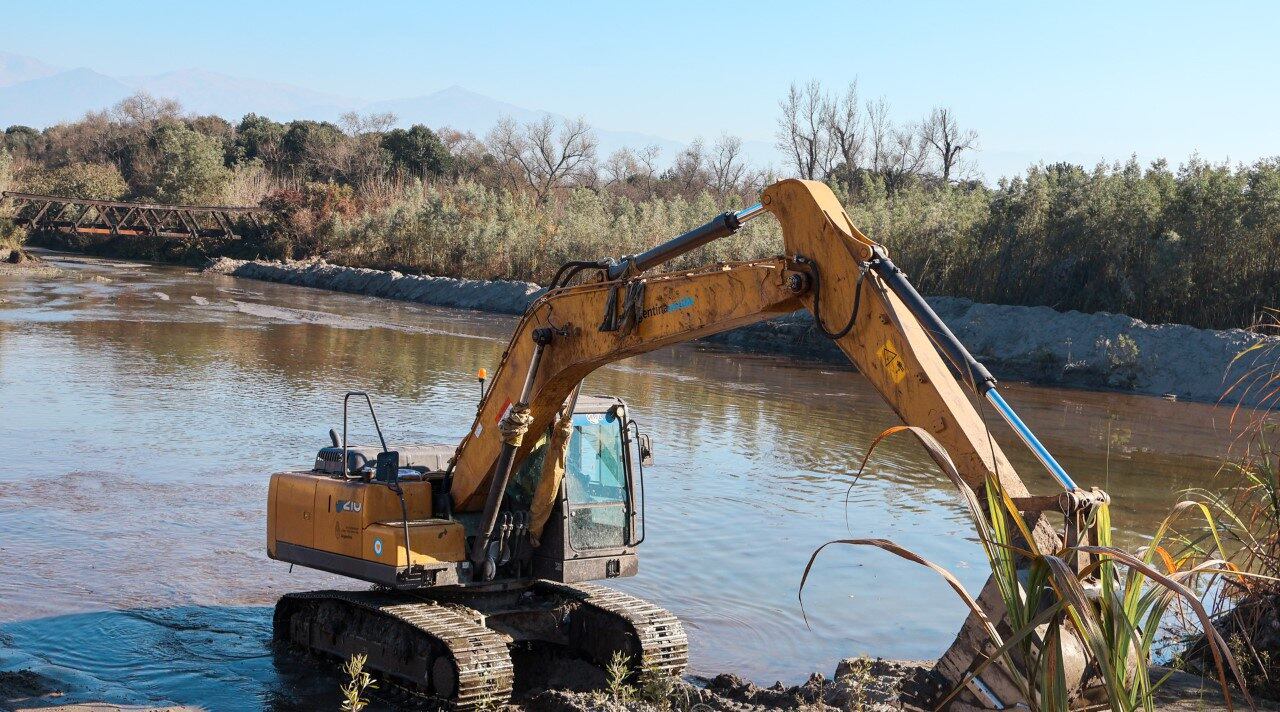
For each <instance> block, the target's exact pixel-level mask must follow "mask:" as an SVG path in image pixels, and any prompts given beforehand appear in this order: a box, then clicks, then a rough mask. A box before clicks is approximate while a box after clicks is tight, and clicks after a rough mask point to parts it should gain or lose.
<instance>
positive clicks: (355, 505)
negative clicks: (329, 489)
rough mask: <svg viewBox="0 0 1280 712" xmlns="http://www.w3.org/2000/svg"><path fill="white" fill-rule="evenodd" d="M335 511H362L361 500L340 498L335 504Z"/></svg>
mask: <svg viewBox="0 0 1280 712" xmlns="http://www.w3.org/2000/svg"><path fill="white" fill-rule="evenodd" d="M333 511H335V512H359V511H360V503H359V502H352V501H351V500H347V499H340V500H338V503H337V504H336V505H334V508H333Z"/></svg>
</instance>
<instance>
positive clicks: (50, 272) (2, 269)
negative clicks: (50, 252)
mask: <svg viewBox="0 0 1280 712" xmlns="http://www.w3.org/2000/svg"><path fill="white" fill-rule="evenodd" d="M60 274H62V270H60V269H58V268H57V267H54V266H53V265H51V264H49V263H47V262H45V261H44V260H42V259H40V258H39V257H38V256H36V255H33V254H31V253H30V252H27V251H26V250H13V249H9V248H3V249H0V275H19V276H27V277H57V276H58V275H60Z"/></svg>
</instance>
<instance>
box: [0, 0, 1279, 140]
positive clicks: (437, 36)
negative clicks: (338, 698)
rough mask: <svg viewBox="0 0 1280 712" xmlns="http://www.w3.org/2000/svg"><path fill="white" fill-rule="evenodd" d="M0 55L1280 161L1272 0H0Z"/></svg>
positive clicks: (375, 93)
mask: <svg viewBox="0 0 1280 712" xmlns="http://www.w3.org/2000/svg"><path fill="white" fill-rule="evenodd" d="M0 15H2V16H3V18H4V20H3V24H0V49H3V50H7V51H10V52H16V53H19V54H26V55H31V56H34V57H37V58H39V59H41V60H43V61H46V62H49V63H52V64H57V65H62V66H69V67H74V66H87V67H91V68H93V69H96V70H98V71H101V72H104V73H107V74H112V75H131V74H151V73H157V72H161V71H167V70H172V69H181V68H191V67H195V68H200V69H207V70H212V71H217V72H223V73H226V74H232V75H237V76H245V77H252V78H257V79H267V80H275V81H284V82H288V83H292V84H298V85H301V86H305V87H308V88H312V89H317V90H323V91H329V92H332V93H334V94H339V95H343V96H352V97H359V98H365V99H371V100H376V99H386V98H394V97H402V96H412V95H418V94H425V93H429V92H432V91H435V90H438V89H441V88H444V87H447V86H450V85H453V84H461V85H463V86H465V87H467V88H469V89H472V90H474V91H477V92H480V93H482V94H487V95H489V96H492V97H495V98H498V99H502V100H505V101H509V102H512V103H514V104H518V105H521V106H526V107H529V108H535V109H547V110H551V111H556V112H559V113H562V114H568V115H582V116H584V117H586V118H587V119H588V120H589V121H591V122H592V123H593V124H595V125H597V126H600V127H603V128H608V129H614V130H636V131H643V132H646V133H652V134H656V135H661V136H666V137H670V138H674V139H678V140H688V139H691V138H693V137H695V136H700V135H701V136H706V137H715V136H717V135H719V134H720V133H721V132H729V133H734V134H737V135H740V136H742V137H743V138H746V139H757V140H759V139H764V140H768V139H770V138H771V137H772V134H773V131H774V126H775V120H776V115H777V101H778V99H779V98H780V97H781V96H782V94H783V93H784V92H785V90H786V87H787V85H788V83H790V82H791V81H793V80H799V81H803V80H806V79H809V78H817V79H819V80H821V81H822V82H823V83H825V84H827V85H829V86H831V87H836V86H840V85H843V84H845V83H847V82H848V81H849V80H851V79H853V78H854V77H857V78H858V79H859V81H860V84H861V88H862V93H863V95H864V96H865V97H875V96H880V95H884V96H885V97H887V98H888V100H889V101H890V102H891V104H892V106H893V110H894V111H893V113H894V115H895V116H896V117H898V118H900V119H904V120H905V119H915V118H918V117H919V116H921V115H923V114H925V113H926V112H927V111H928V110H929V108H930V107H932V106H933V105H935V104H943V105H946V106H949V107H951V108H953V109H954V110H955V111H956V113H957V115H958V116H959V118H960V119H961V121H962V122H963V123H964V124H966V125H968V126H970V127H972V128H974V129H976V130H977V131H978V132H979V134H980V136H981V147H982V151H983V157H982V161H983V162H984V163H988V164H998V165H1003V164H1004V163H1006V162H1009V163H1010V164H1011V165H1013V164H1025V163H1026V162H1030V161H1035V160H1063V159H1067V160H1075V161H1078V162H1085V163H1092V162H1093V161H1095V160H1097V159H1098V158H1102V157H1105V158H1108V159H1117V158H1120V159H1122V158H1125V157H1127V156H1128V155H1129V154H1131V153H1137V154H1138V155H1139V156H1140V157H1141V158H1143V159H1147V158H1151V157H1155V156H1168V157H1170V158H1171V159H1173V160H1174V161H1181V160H1183V159H1185V158H1186V157H1187V156H1188V155H1189V154H1190V153H1192V152H1195V151H1198V152H1199V153H1200V154H1201V155H1203V156H1204V157H1206V158H1209V159H1212V160H1224V159H1228V158H1229V159H1231V160H1233V161H1252V160H1254V159H1256V158H1258V157H1261V156H1269V155H1277V154H1280V120H1278V118H1277V116H1278V113H1280V111H1278V110H1280V49H1278V48H1277V44H1278V43H1277V37H1280V4H1276V3H1263V2H1230V3H1209V2H1199V3H1192V2H1162V3H1154V2H1133V3H1120V2H1110V3H1105V2H1075V3H1065V2H1062V3H1041V2H1022V3H1014V2H990V3H977V2H963V3H961V2H954V3H946V2H898V3H853V2H851V3H838V4H837V3H831V4H829V5H820V4H808V3H804V2H786V3H778V2H772V3H751V2H732V3H719V2H645V3H639V4H635V5H628V4H623V3H609V2H598V3H550V2H548V3H533V2H519V3H501V2H465V3H457V2H454V3H447V4H445V3H426V2H418V3H407V2H406V3H369V2H365V3H358V2H356V3H353V2H342V3H329V2H320V1H318V0H313V1H311V2H305V3H304V2H267V1H265V0H258V1H257V2H239V1H232V0H223V1H219V2H204V3H200V2H183V3H175V2H163V3H162V2H129V3H124V2H119V3H110V2H93V3H88V2H84V3H71V2H56V1H51V0H45V1H43V2H21V3H10V4H6V6H5V8H4V10H3V12H2V13H0Z"/></svg>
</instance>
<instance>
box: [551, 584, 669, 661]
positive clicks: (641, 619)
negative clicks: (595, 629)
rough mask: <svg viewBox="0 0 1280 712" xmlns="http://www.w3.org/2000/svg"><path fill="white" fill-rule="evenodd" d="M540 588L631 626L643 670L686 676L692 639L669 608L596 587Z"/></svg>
mask: <svg viewBox="0 0 1280 712" xmlns="http://www.w3.org/2000/svg"><path fill="white" fill-rule="evenodd" d="M537 586H538V588H540V589H541V590H542V591H544V592H547V593H555V594H559V595H562V596H565V597H568V598H572V599H576V600H578V601H580V602H581V603H583V604H585V605H588V606H592V607H594V608H597V609H599V610H600V611H603V612H604V613H606V614H609V615H611V616H612V617H614V618H617V619H620V620H621V621H625V622H626V623H627V624H629V625H630V627H631V629H632V632H633V634H634V636H635V639H636V642H637V643H638V644H639V647H640V651H639V652H640V660H639V661H638V663H639V667H641V668H644V669H650V670H656V671H662V672H666V673H669V674H671V675H680V674H682V673H683V672H684V668H685V665H687V664H688V662H689V637H688V636H687V635H686V634H685V632H684V626H683V625H681V624H680V619H679V618H676V617H675V614H673V613H671V612H670V611H668V610H666V609H665V608H660V607H659V606H656V605H654V604H652V603H650V602H648V601H646V600H644V599H642V598H637V597H635V596H632V595H630V594H626V593H622V592H621V591H615V590H613V589H611V588H607V587H605V586H600V585H597V584H594V583H573V584H566V583H555V582H551V581H539V582H538V584H537ZM602 662H603V661H602Z"/></svg>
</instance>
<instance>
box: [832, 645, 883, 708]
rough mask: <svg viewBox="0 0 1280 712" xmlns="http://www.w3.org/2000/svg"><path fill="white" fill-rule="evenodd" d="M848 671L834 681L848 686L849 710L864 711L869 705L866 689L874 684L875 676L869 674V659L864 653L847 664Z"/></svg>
mask: <svg viewBox="0 0 1280 712" xmlns="http://www.w3.org/2000/svg"><path fill="white" fill-rule="evenodd" d="M847 670H848V671H847V672H846V673H845V674H844V675H841V676H840V677H839V678H836V682H840V683H843V684H844V685H845V686H846V687H848V688H849V705H848V708H847V709H848V710H849V712H866V710H867V709H868V705H869V700H870V697H869V695H868V694H867V689H868V688H870V687H871V686H872V685H873V684H875V679H876V678H875V676H874V675H872V674H871V659H870V658H868V657H867V656H865V655H862V656H859V657H858V659H857V660H854V661H853V663H852V664H851V665H849V667H848V669H847Z"/></svg>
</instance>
